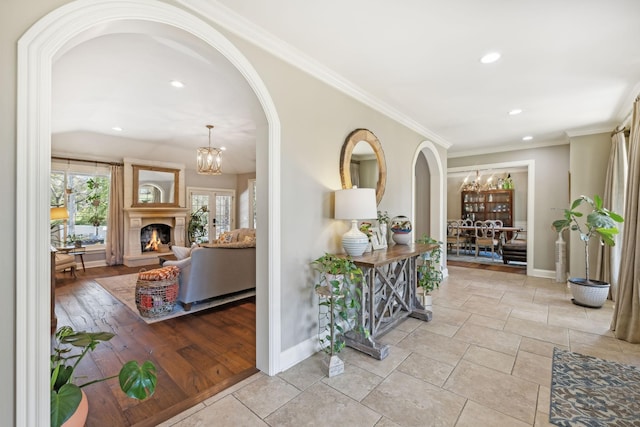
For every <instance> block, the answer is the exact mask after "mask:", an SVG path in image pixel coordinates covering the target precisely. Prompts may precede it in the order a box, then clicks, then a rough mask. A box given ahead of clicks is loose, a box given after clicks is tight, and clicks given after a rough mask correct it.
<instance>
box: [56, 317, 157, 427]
mask: <svg viewBox="0 0 640 427" xmlns="http://www.w3.org/2000/svg"><path fill="white" fill-rule="evenodd" d="M113 337H114V334H112V333H110V332H84V331H80V332H76V331H74V330H73V328H71V327H69V326H63V327H61V328H60V329H58V330H57V331H56V334H55V345H54V348H53V354H52V355H51V426H52V427H58V426H61V425H62V424H63V423H65V422H66V421H67V420H69V418H71V417H72V416H73V415H74V413H76V410H78V408H79V407H80V406H81V402H82V401H83V400H84V401H85V402H86V397H84V392H83V391H82V390H81V388H82V387H85V386H88V385H90V384H94V383H97V382H100V381H106V380H109V379H112V378H116V377H118V378H119V380H120V388H121V389H122V391H123V392H124V393H125V394H126V395H127V396H129V397H132V398H135V399H139V400H142V399H145V398H147V397H149V396H151V395H152V394H153V393H154V392H155V389H156V382H157V376H156V367H155V365H154V364H153V363H152V362H150V361H148V360H147V361H146V362H144V363H143V364H142V365H139V364H138V362H136V361H135V360H131V361H129V362H127V363H125V364H124V365H123V366H122V369H121V370H120V374H119V375H114V376H111V377H106V378H100V379H96V380H92V381H87V382H84V383H83V384H80V385H77V384H76V383H75V382H76V380H77V378H75V377H74V371H75V369H76V367H77V366H78V364H79V363H80V361H81V360H82V359H83V358H84V356H85V355H86V354H87V353H88V352H89V351H93V350H94V349H95V348H96V346H97V345H98V344H99V343H100V342H104V341H109V340H110V339H111V338H113ZM74 348H75V349H78V350H79V352H77V351H76V352H74ZM84 411H85V412H84V414H82V415H81V416H84V418H86V416H87V412H86V411H88V406H87V405H86V403H85V404H84ZM80 425H84V422H81V424H80Z"/></svg>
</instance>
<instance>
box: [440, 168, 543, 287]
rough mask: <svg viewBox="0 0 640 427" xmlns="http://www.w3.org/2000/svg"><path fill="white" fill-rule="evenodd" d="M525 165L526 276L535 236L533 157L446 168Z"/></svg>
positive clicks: (532, 255) (530, 271)
mask: <svg viewBox="0 0 640 427" xmlns="http://www.w3.org/2000/svg"><path fill="white" fill-rule="evenodd" d="M522 166H526V168H527V276H533V275H534V273H535V271H534V268H533V266H534V253H533V236H535V235H536V234H535V209H534V208H533V207H534V203H535V198H534V196H535V194H536V179H535V178H536V162H535V160H533V159H529V160H515V161H512V162H502V163H487V164H481V165H473V166H459V167H455V168H450V169H448V170H447V176H448V174H449V172H453V173H455V172H465V171H475V170H479V169H505V168H514V167H522Z"/></svg>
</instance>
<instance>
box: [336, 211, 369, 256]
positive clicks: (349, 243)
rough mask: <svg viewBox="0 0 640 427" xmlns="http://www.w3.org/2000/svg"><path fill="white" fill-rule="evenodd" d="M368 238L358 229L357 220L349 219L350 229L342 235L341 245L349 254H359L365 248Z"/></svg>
mask: <svg viewBox="0 0 640 427" xmlns="http://www.w3.org/2000/svg"><path fill="white" fill-rule="evenodd" d="M368 244H369V238H368V237H367V235H366V234H364V233H363V232H362V231H360V230H358V221H357V220H353V221H351V229H350V230H349V231H347V232H346V233H344V234H343V235H342V247H343V248H344V251H345V252H346V253H347V254H348V255H351V256H360V255H362V254H363V253H364V251H365V250H366V249H367V245H368Z"/></svg>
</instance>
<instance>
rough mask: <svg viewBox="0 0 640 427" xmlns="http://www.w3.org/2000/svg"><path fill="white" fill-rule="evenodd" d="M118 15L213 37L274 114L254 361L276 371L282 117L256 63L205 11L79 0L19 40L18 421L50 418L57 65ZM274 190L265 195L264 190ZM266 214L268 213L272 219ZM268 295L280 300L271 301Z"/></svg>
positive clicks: (263, 168) (261, 170) (266, 162)
mask: <svg viewBox="0 0 640 427" xmlns="http://www.w3.org/2000/svg"><path fill="white" fill-rule="evenodd" d="M120 20H140V21H147V22H155V23H161V24H166V25H170V26H173V27H176V28H178V29H181V30H183V31H186V32H188V33H190V34H192V35H194V36H195V37H198V38H199V39H201V40H203V41H204V42H205V43H208V44H209V45H211V46H212V47H213V48H215V49H216V50H218V51H219V52H220V53H222V54H223V55H224V56H225V57H226V58H227V59H228V60H229V61H230V62H232V63H233V64H234V65H235V66H236V67H237V68H238V70H239V71H240V72H241V73H242V75H243V76H245V78H246V79H247V82H248V83H249V85H250V86H251V87H252V89H253V90H254V92H255V94H256V96H257V97H258V99H259V100H260V103H261V105H262V107H263V110H264V114H265V116H266V118H267V122H268V130H267V133H268V150H267V151H266V153H267V154H265V155H263V156H259V155H258V158H257V159H256V161H257V165H258V179H261V180H263V182H266V186H265V187H266V191H264V193H262V194H261V195H259V196H258V204H257V205H258V217H260V216H263V217H264V218H265V221H261V223H262V224H267V227H266V228H267V230H266V233H264V234H263V238H261V239H258V247H257V271H258V275H257V276H258V277H260V279H258V283H257V289H256V310H257V313H256V314H257V325H256V329H257V339H256V344H257V354H256V358H257V367H258V368H259V369H260V370H262V371H264V372H266V373H267V374H270V375H274V374H276V373H277V372H279V357H280V307H279V303H278V301H279V300H280V295H279V293H280V289H279V282H280V281H279V277H280V270H279V265H280V252H279V248H280V235H279V221H280V215H279V204H280V194H279V192H278V188H279V187H280V186H279V181H280V171H279V168H278V167H277V164H276V163H274V162H275V161H274V160H273V159H278V158H279V150H280V121H279V118H278V116H277V113H276V109H275V105H274V104H273V101H272V100H271V97H270V95H269V93H268V91H267V89H266V87H265V85H264V83H263V82H262V80H261V79H260V77H259V76H258V74H257V73H256V71H255V70H254V69H253V67H252V66H251V65H250V63H249V62H248V61H247V59H246V58H245V57H244V56H243V55H242V53H241V52H240V51H239V50H237V49H236V48H235V47H234V46H233V45H232V44H231V43H230V42H229V41H228V40H227V39H226V38H225V37H224V36H223V35H222V34H220V33H219V32H218V31H217V30H215V29H214V28H213V27H211V26H210V25H209V24H207V23H206V22H204V21H202V20H200V19H199V18H197V17H195V16H193V15H191V14H189V13H187V12H185V11H184V10H182V9H179V8H177V7H175V6H171V5H168V4H165V3H161V2H155V1H148V0H125V1H120V2H112V1H109V0H100V1H86V0H80V1H77V2H73V3H69V4H67V5H65V6H62V7H60V8H59V9H56V10H54V11H53V12H51V13H50V14H48V15H47V16H45V17H43V18H42V19H40V20H39V21H38V22H37V23H36V24H34V25H33V26H32V27H31V28H30V29H29V30H28V31H27V32H26V33H25V34H24V35H23V36H22V38H21V39H20V41H19V43H18V96H17V99H18V105H17V116H18V117H17V159H16V169H17V170H19V171H20V174H18V177H17V184H16V194H17V195H18V196H17V203H16V217H17V224H16V233H17V235H19V236H21V238H20V239H17V243H16V337H17V338H16V393H15V399H16V422H17V424H18V425H48V423H49V411H48V406H49V399H50V397H49V352H50V344H49V325H48V324H49V321H50V318H49V309H50V297H49V292H48V283H49V275H50V271H49V253H48V244H49V243H48V242H49V226H48V211H49V194H48V193H49V186H48V181H49V172H50V157H51V144H50V143H51V108H50V105H51V68H52V67H51V65H52V61H53V58H54V57H55V55H56V54H57V53H58V52H59V50H60V49H61V48H62V47H63V46H64V45H65V43H67V42H68V41H69V40H71V39H72V38H74V37H76V36H78V35H79V34H81V33H83V32H86V31H89V30H93V31H97V32H99V31H100V27H101V26H102V25H103V24H105V23H109V22H115V21H120ZM267 194H268V196H267ZM267 218H268V220H267ZM269 301H274V302H275V303H271V304H269Z"/></svg>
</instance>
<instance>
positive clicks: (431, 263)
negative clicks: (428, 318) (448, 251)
mask: <svg viewBox="0 0 640 427" xmlns="http://www.w3.org/2000/svg"><path fill="white" fill-rule="evenodd" d="M416 243H422V244H426V245H435V246H434V247H433V249H431V250H430V251H428V252H425V253H423V254H422V255H421V256H420V258H421V260H422V263H421V264H420V265H418V267H417V271H418V286H419V287H421V288H422V296H423V305H424V306H425V308H426V309H427V310H431V306H432V297H431V291H433V290H434V289H438V288H439V287H440V283H442V279H443V275H442V265H441V264H440V260H441V258H442V242H440V241H438V240H436V239H433V238H431V237H428V236H427V235H423V236H422V237H421V238H420V239H418V240H416Z"/></svg>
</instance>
